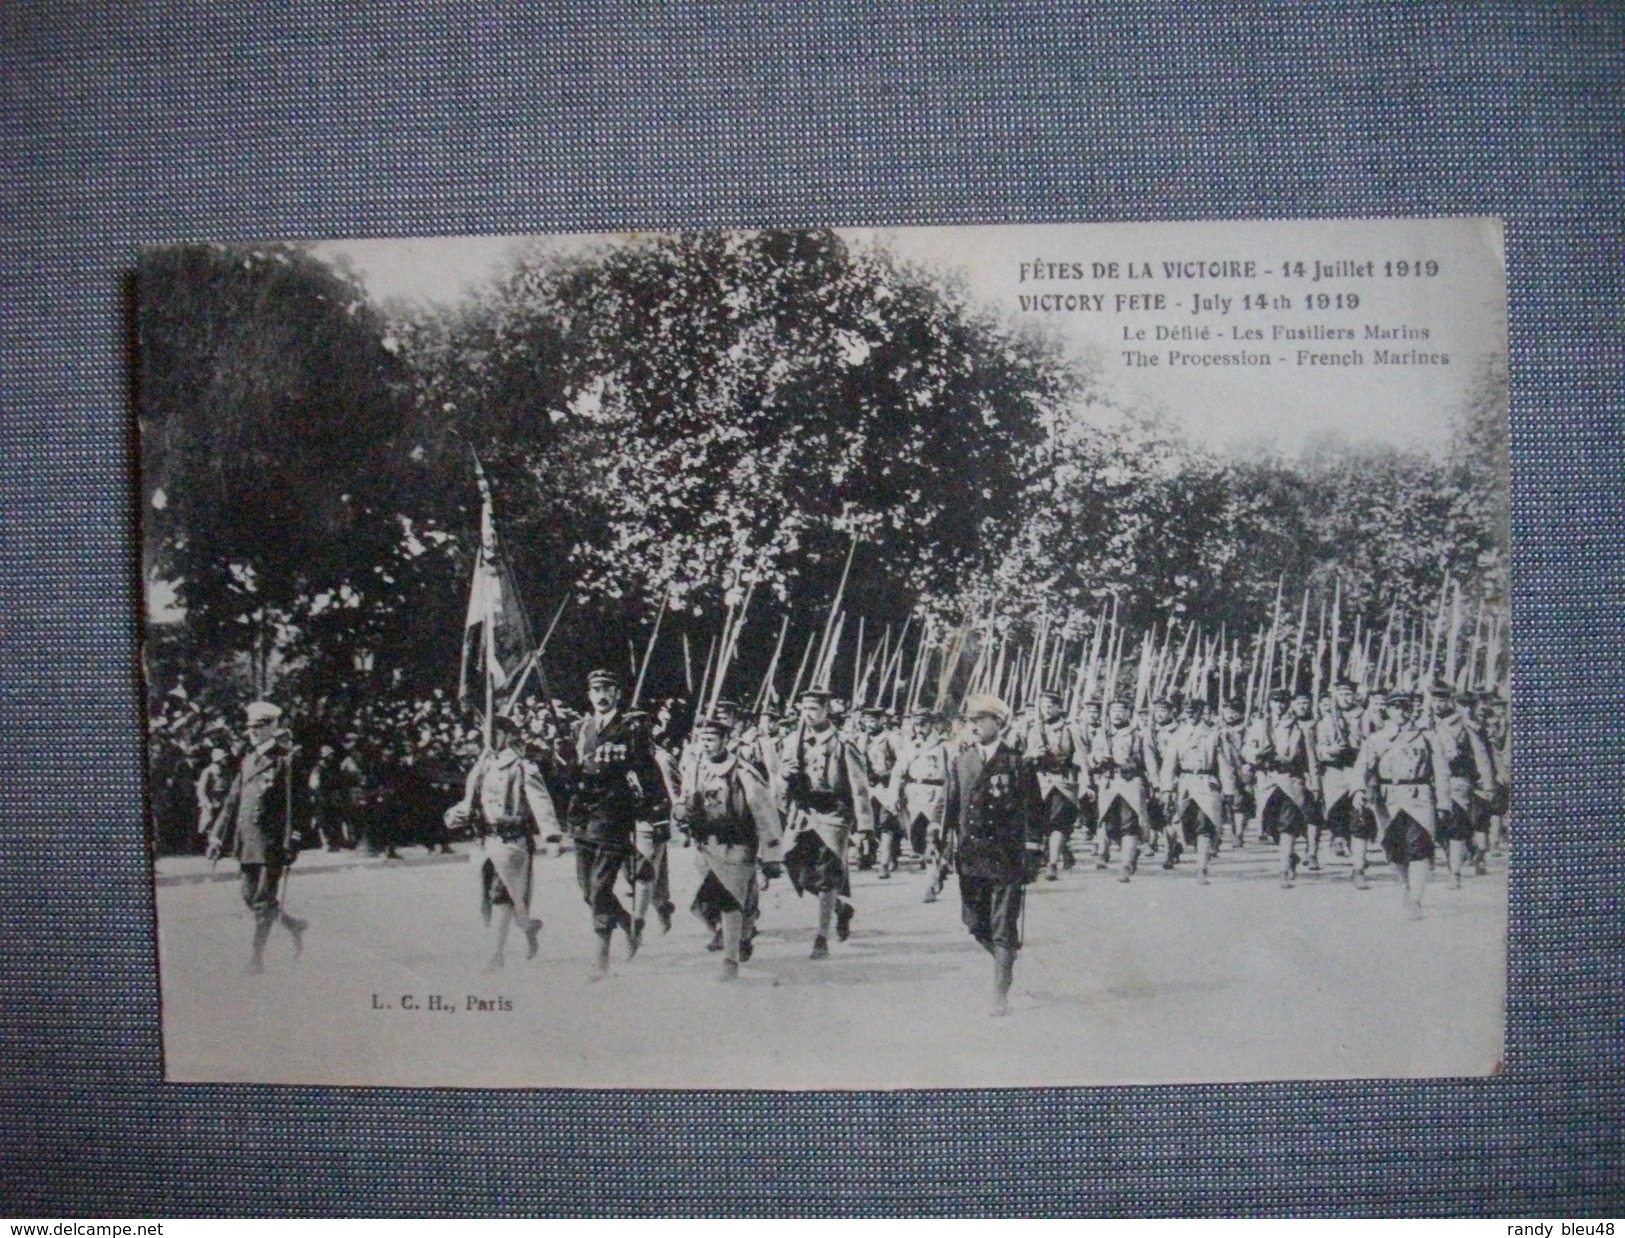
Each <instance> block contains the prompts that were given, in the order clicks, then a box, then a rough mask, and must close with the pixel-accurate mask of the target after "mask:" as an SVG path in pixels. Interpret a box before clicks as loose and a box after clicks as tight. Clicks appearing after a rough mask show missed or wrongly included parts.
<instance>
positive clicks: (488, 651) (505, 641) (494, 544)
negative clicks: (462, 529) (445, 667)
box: [457, 456, 532, 707]
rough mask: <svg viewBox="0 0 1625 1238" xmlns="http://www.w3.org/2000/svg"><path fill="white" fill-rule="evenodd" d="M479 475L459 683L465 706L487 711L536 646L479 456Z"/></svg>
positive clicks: (476, 472) (460, 698)
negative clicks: (476, 540)
mask: <svg viewBox="0 0 1625 1238" xmlns="http://www.w3.org/2000/svg"><path fill="white" fill-rule="evenodd" d="M474 476H475V478H476V479H477V480H478V482H479V487H480V549H479V554H478V555H477V556H476V558H475V561H474V581H473V584H472V585H471V586H470V587H469V591H468V618H467V619H466V620H465V621H464V624H463V664H462V670H461V673H460V674H459V676H458V681H457V682H458V687H457V699H458V701H459V702H460V703H461V704H463V705H464V706H465V707H467V706H470V705H479V706H481V707H483V706H484V703H485V700H486V698H487V697H488V696H489V695H492V694H495V693H497V692H500V691H501V690H502V689H504V688H505V687H507V685H508V682H509V680H510V679H511V678H512V677H513V676H514V675H516V674H517V673H519V671H520V669H521V667H522V666H523V665H524V662H525V658H526V656H527V655H528V654H529V653H530V651H531V647H532V645H531V639H530V624H529V623H528V622H527V621H526V619H525V611H524V607H522V606H521V605H520V604H519V589H518V587H517V586H516V585H515V583H514V576H513V568H512V567H511V566H510V565H509V563H508V560H507V557H506V556H505V555H504V554H503V553H502V547H501V544H500V543H499V541H498V540H497V530H496V518H495V515H494V513H493V512H492V504H491V483H490V482H489V481H487V480H486V477H485V470H484V469H482V468H481V467H480V462H479V458H478V457H477V456H476V457H475V459H474ZM482 669H483V673H484V683H483V684H482V683H481V672H482Z"/></svg>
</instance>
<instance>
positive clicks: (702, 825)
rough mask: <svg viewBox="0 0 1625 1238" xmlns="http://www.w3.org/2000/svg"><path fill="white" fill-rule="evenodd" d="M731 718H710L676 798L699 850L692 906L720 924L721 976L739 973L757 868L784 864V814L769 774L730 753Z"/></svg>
mask: <svg viewBox="0 0 1625 1238" xmlns="http://www.w3.org/2000/svg"><path fill="white" fill-rule="evenodd" d="M728 733H729V727H728V724H727V723H726V722H724V721H722V720H721V719H717V718H711V719H707V720H706V721H705V722H702V723H701V724H700V726H699V736H700V759H699V760H698V761H697V762H695V763H694V765H693V766H692V767H691V777H690V780H689V782H688V783H687V784H686V785H685V786H684V788H683V790H682V793H681V795H680V797H679V799H678V801H677V804H676V808H675V812H676V817H677V821H678V824H679V825H681V826H682V827H683V828H684V829H686V830H687V831H688V832H689V834H690V836H691V837H692V838H693V839H694V841H695V843H696V844H697V845H698V849H699V860H700V869H701V871H702V872H703V873H704V874H705V879H704V880H703V881H702V882H701V883H700V888H699V891H698V893H696V894H695V895H694V910H695V912H696V913H697V914H699V915H700V917H701V918H702V919H705V920H706V921H707V922H710V921H711V920H712V919H715V920H716V921H717V923H718V924H719V925H720V927H721V931H722V943H723V945H722V949H723V955H722V979H723V980H724V981H732V980H737V979H739V964H740V960H741V958H742V957H748V956H744V955H742V947H743V942H744V923H745V915H746V912H747V910H748V909H749V908H752V907H754V904H755V899H754V894H755V891H756V869H757V865H758V863H760V864H761V866H762V868H763V870H764V873H765V874H766V875H768V876H774V875H777V870H778V868H779V865H780V853H781V842H782V839H781V834H780V830H779V814H778V810H777V809H776V808H775V807H774V805H773V796H772V794H771V792H770V791H769V790H768V786H767V783H766V781H765V780H764V779H763V778H762V776H761V774H760V773H758V772H757V770H756V768H755V767H754V766H753V765H751V764H750V762H748V761H746V760H745V759H744V758H742V757H741V756H740V755H739V754H737V753H733V752H729V751H728V747H727V738H728Z"/></svg>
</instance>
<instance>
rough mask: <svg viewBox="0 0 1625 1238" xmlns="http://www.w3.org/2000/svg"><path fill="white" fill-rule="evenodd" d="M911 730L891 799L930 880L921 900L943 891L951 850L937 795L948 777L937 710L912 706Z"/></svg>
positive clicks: (944, 736) (945, 739) (895, 774)
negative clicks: (943, 826) (944, 836)
mask: <svg viewBox="0 0 1625 1238" xmlns="http://www.w3.org/2000/svg"><path fill="white" fill-rule="evenodd" d="M909 723H910V726H911V727H912V729H913V734H912V736H911V738H910V740H909V742H908V745H907V746H906V747H905V748H904V749H903V751H902V754H901V755H900V756H899V757H898V760H897V764H896V766H895V767H894V769H893V772H892V786H891V797H890V798H891V801H892V803H894V804H896V805H897V808H898V815H899V818H900V821H901V823H902V826H903V828H904V829H906V830H907V831H908V838H909V845H910V846H911V847H912V848H913V849H914V853H915V854H916V855H920V856H924V857H925V870H926V873H927V874H928V876H929V881H928V882H927V884H926V888H925V900H924V901H925V902H927V903H934V902H936V901H937V895H938V894H940V893H942V883H943V881H944V880H945V879H946V877H947V875H948V873H949V871H950V866H951V865H952V863H953V856H952V854H951V852H950V851H949V849H948V847H947V846H946V844H945V841H944V839H943V836H942V796H943V788H944V787H945V786H946V785H947V782H948V761H949V753H948V735H947V732H946V730H945V729H944V727H943V725H942V718H941V716H940V715H939V714H937V713H935V712H934V711H932V710H929V709H924V708H922V709H917V710H915V711H914V715H913V717H911V718H910V719H909Z"/></svg>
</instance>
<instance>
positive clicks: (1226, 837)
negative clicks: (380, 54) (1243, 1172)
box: [137, 219, 1512, 1089]
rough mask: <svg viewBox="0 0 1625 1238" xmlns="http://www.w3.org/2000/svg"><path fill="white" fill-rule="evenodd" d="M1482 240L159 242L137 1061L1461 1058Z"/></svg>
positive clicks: (1495, 870) (798, 233)
mask: <svg viewBox="0 0 1625 1238" xmlns="http://www.w3.org/2000/svg"><path fill="white" fill-rule="evenodd" d="M1505 287H1506V285H1505V262H1504V254H1503V240H1502V229H1501V226H1500V224H1499V222H1498V221H1495V220H1486V219H1418V220H1316V221H1280V222H1201V223H1146V224H1113V225H1087V226H1084V225H1078V226H1057V225H1047V226H999V227H958V228H939V229H928V228H899V229H805V230H782V231H713V232H693V233H681V234H669V235H668V234H651V233H635V234H634V233H628V234H620V235H595V236H537V237H513V238H493V237H477V238H447V239H409V240H358V241H333V242H324V243H303V242H302V243H275V242H267V243H264V244H239V243H233V244H186V245H172V246H162V247H154V248H152V249H150V250H147V251H145V252H144V254H143V256H142V258H141V261H140V266H139V270H138V273H137V289H138V292H137V313H138V320H139V321H138V327H139V354H138V359H137V364H138V375H137V379H138V382H137V387H138V399H139V418H140V430H141V471H142V486H141V498H142V511H141V525H142V537H143V571H144V580H145V591H146V592H145V614H144V621H145V630H144V631H145V636H144V669H145V675H146V690H147V709H148V725H149V744H150V747H149V759H150V784H149V785H150V792H151V807H152V841H153V848H154V865H155V874H156V898H157V931H158V938H159V964H160V982H161V989H162V1000H163V1043H164V1053H165V1059H166V1060H165V1070H166V1074H167V1077H168V1078H169V1079H171V1080H174V1081H188V1082H191V1081H221V1082H262V1083H289V1084H340V1085H346V1084H354V1085H397V1086H414V1087H448V1086H449V1087H504V1088H506V1087H525V1088H747V1089H896V1088H982V1087H1056V1086H1098V1085H1111V1084H1129V1083H1201V1082H1229V1081H1253V1080H1276V1079H1280V1080H1290V1079H1349V1078H1380V1077H1399V1078H1417V1077H1431V1076H1474V1075H1479V1076H1482V1075H1489V1074H1493V1073H1496V1072H1498V1071H1499V1069H1500V1062H1501V1059H1502V1052H1503V1049H1502V1046H1503V1035H1504V1006H1505V997H1506V974H1507V973H1506V925H1507V881H1506V876H1507V851H1508V847H1509V845H1510V844H1509V839H1510V834H1511V829H1512V826H1511V819H1510V816H1509V803H1510V798H1511V796H1510V789H1511V770H1510V753H1511V741H1510V733H1509V726H1510V702H1509V683H1510V678H1511V676H1510V665H1511V652H1510V650H1511V639H1510V624H1509V613H1508V592H1509V591H1508V583H1507V582H1508V573H1509V557H1510V546H1509V518H1508V475H1507V470H1508V465H1507V345H1506V291H1505Z"/></svg>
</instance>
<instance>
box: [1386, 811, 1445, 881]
mask: <svg viewBox="0 0 1625 1238" xmlns="http://www.w3.org/2000/svg"><path fill="white" fill-rule="evenodd" d="M1421 815H1422V816H1424V817H1431V816H1432V815H1433V814H1432V813H1429V812H1426V811H1423V812H1422V814H1421ZM1430 824H1432V822H1431V821H1429V822H1422V821H1418V820H1417V819H1416V818H1415V817H1413V816H1412V815H1411V814H1410V812H1409V811H1407V810H1406V809H1400V810H1399V811H1398V812H1396V813H1394V814H1393V816H1391V817H1390V818H1389V819H1388V828H1387V829H1385V830H1384V831H1383V832H1382V850H1383V854H1384V855H1386V856H1387V857H1388V862H1389V863H1390V864H1393V865H1395V866H1396V867H1397V866H1399V865H1403V864H1410V863H1412V862H1414V861H1418V860H1431V859H1432V858H1433V851H1434V846H1433V834H1432V832H1431V831H1430V830H1429V829H1428V828H1427V827H1428V825H1430Z"/></svg>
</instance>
